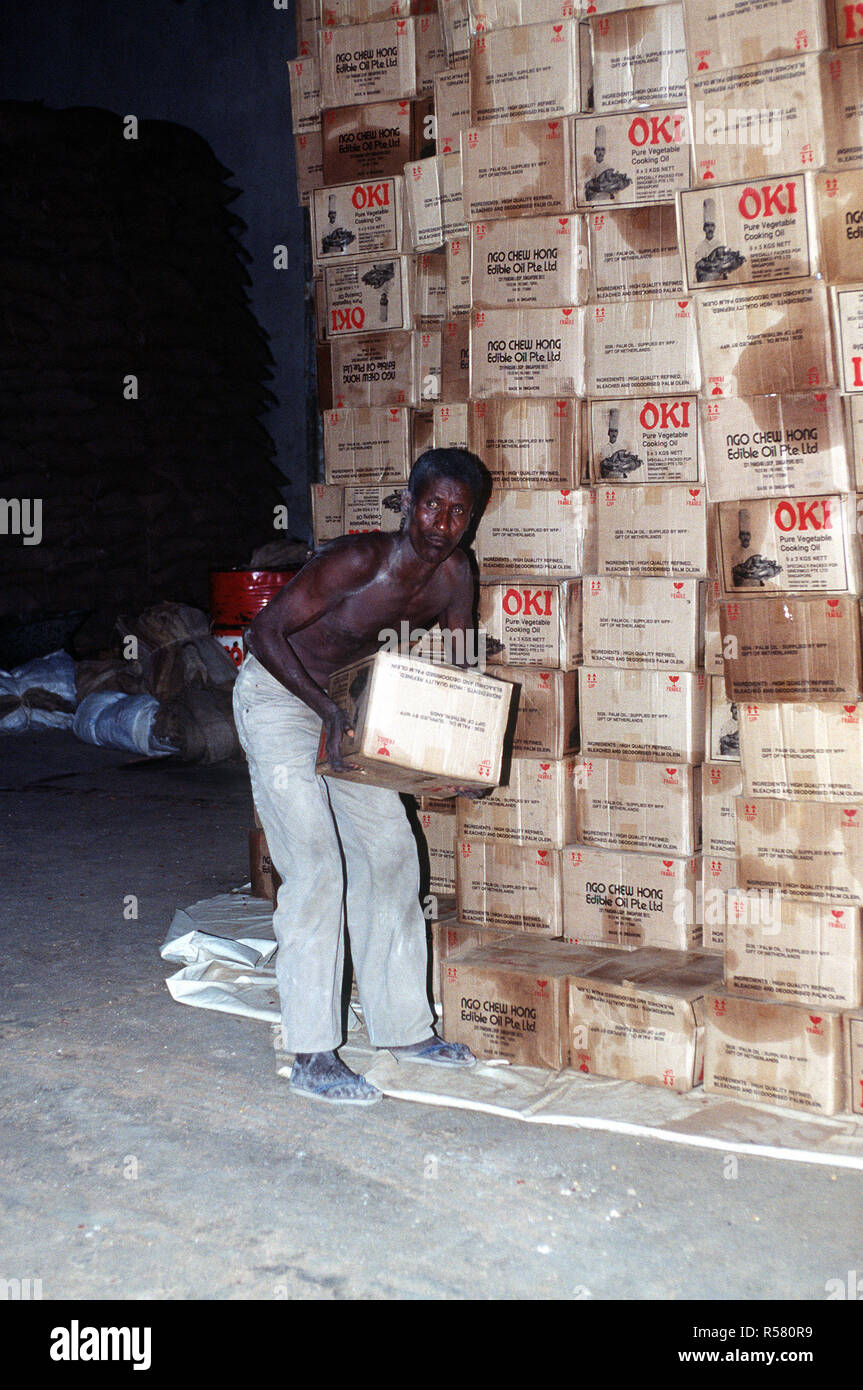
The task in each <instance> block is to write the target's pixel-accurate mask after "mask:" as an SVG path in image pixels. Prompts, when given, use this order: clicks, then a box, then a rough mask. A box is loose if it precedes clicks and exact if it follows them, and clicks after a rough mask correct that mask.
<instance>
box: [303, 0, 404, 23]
mask: <svg viewBox="0 0 863 1390" xmlns="http://www.w3.org/2000/svg"><path fill="white" fill-rule="evenodd" d="M411 13H412V10H411V3H410V0H319V3H318V23H319V24H320V25H322V26H323V27H325V28H327V29H332V28H334V27H335V26H336V25H337V24H371V23H374V22H375V21H378V20H382V19H396V18H397V19H407V17H408V16H409V15H410V14H411Z"/></svg>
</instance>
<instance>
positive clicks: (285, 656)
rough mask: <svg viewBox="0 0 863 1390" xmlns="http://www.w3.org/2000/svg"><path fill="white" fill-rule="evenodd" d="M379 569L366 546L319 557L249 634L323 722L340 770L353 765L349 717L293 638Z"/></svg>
mask: <svg viewBox="0 0 863 1390" xmlns="http://www.w3.org/2000/svg"><path fill="white" fill-rule="evenodd" d="M375 567H376V566H375V561H374V557H373V556H372V555H371V554H370V553H369V552H368V551H366V549H365V548H362V547H351V548H350V549H348V548H345V549H335V550H333V551H328V552H325V553H324V554H322V555H318V556H315V557H314V558H313V559H311V560H309V562H308V563H307V564H306V565H305V566H304V567H303V569H302V570H301V571H300V573H299V574H298V575H296V576H295V578H294V579H292V580H290V582H289V583H288V584H286V585H285V586H284V588H282V589H280V590H279V592H278V593H277V594H276V596H275V598H273V599H272V600H271V601H270V603H269V604H268V605H267V607H266V608H265V609H263V610H262V612H260V613H259V614H258V616H257V617H256V618H255V620H254V622H253V623H252V624H251V625H250V627H249V628H248V629H247V632H246V646H247V647H248V649H249V651H250V652H251V653H252V655H253V656H254V657H256V658H257V660H258V661H260V663H261V665H262V666H263V667H264V668H265V669H266V670H267V671H269V673H270V675H271V676H275V678H276V680H278V681H281V683H282V685H284V686H285V688H286V689H287V690H290V692H291V694H293V695H296V696H297V697H298V698H299V699H300V700H302V701H303V703H304V704H306V705H308V706H309V708H310V709H311V710H314V712H315V714H317V715H319V716H320V718H321V719H322V720H323V723H324V728H325V730H326V748H327V757H328V759H329V761H330V763H331V764H332V766H333V767H334V768H335V769H337V770H339V771H343V770H345V769H346V768H347V766H348V765H347V764H346V763H344V762H343V760H342V754H341V749H342V738H343V736H344V734H345V733H348V732H352V730H350V729H349V725H348V718H347V715H346V714H345V713H344V711H343V710H340V709H339V707H338V705H336V704H335V703H334V702H333V701H332V700H331V699H330V697H329V695H328V694H327V692H326V690H324V689H323V687H322V686H321V685H319V684H318V682H317V681H316V680H315V679H314V678H313V677H312V676H311V675H310V674H309V672H308V671H307V669H306V667H305V666H304V665H303V663H302V661H301V660H300V658H299V657H298V656H297V653H296V651H295V650H294V647H293V646H292V644H291V640H290V639H291V637H292V636H293V634H294V633H297V632H301V631H303V629H304V628H307V627H310V626H311V624H312V623H314V622H317V621H318V620H319V619H320V618H323V617H324V616H325V615H326V614H327V613H328V612H330V611H331V610H332V609H333V608H335V607H336V606H337V605H338V603H339V602H340V601H341V600H342V599H343V598H344V597H345V595H346V594H348V593H350V592H351V591H353V590H355V589H356V588H358V587H359V586H360V585H361V584H362V583H364V582H366V581H367V580H368V578H369V577H370V576H371V574H372V573H374V570H375Z"/></svg>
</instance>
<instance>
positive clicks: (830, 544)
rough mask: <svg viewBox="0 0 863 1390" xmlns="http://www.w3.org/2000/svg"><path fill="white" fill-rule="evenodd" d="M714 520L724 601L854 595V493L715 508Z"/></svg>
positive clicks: (856, 561) (856, 579)
mask: <svg viewBox="0 0 863 1390" xmlns="http://www.w3.org/2000/svg"><path fill="white" fill-rule="evenodd" d="M714 515H715V518H716V548H717V560H718V566H719V577H720V584H721V587H722V592H723V595H724V596H725V597H729V598H730V597H732V596H735V597H739V598H745V597H748V596H750V595H752V594H758V595H762V596H763V594H764V593H765V592H768V593H769V592H771V591H773V592H779V593H789V592H791V593H797V594H806V593H834V594H835V593H858V592H859V590H860V559H859V544H860V543H859V539H858V537H857V507H856V498H855V497H854V494H853V493H841V494H838V495H837V494H835V493H834V494H832V495H828V496H821V497H811V496H810V497H780V498H779V499H777V498H775V497H768V498H761V499H759V500H753V501H747V502H720V503H719V504H718V505H717V507H716V508H715V513H714Z"/></svg>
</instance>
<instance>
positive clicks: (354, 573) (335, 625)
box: [288, 533, 468, 689]
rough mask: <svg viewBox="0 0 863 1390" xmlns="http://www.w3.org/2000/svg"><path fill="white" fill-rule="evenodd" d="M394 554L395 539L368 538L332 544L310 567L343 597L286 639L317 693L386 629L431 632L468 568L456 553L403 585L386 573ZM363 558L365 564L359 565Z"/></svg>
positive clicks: (376, 535)
mask: <svg viewBox="0 0 863 1390" xmlns="http://www.w3.org/2000/svg"><path fill="white" fill-rule="evenodd" d="M394 549H395V537H394V536H391V535H385V534H380V533H370V534H369V535H364V536H351V537H344V538H342V539H340V540H338V541H333V542H332V543H331V544H330V545H329V546H327V547H326V548H325V549H324V550H323V551H321V552H319V554H318V555H317V556H315V557H314V559H313V560H311V561H310V562H309V565H310V566H315V565H319V566H322V567H325V571H326V579H327V585H328V588H329V589H330V592H332V591H333V586H335V585H338V584H339V582H340V581H341V583H342V585H343V587H344V593H343V597H341V598H340V599H339V600H338V602H337V603H336V604H335V605H334V606H332V607H330V608H329V609H328V610H327V611H326V612H324V613H322V614H321V615H320V616H319V617H315V618H312V620H311V621H310V622H308V623H307V624H305V625H304V626H302V627H301V628H299V629H295V630H294V631H292V632H291V633H290V635H289V638H288V640H289V641H290V644H291V646H292V647H293V649H294V651H295V653H296V655H297V656H298V658H299V659H300V661H301V662H302V664H303V666H304V667H305V669H306V670H307V672H308V673H309V675H310V676H311V677H312V679H313V680H315V681H317V683H318V684H319V685H320V686H321V687H322V688H324V689H326V686H327V682H328V680H329V677H330V676H331V675H332V673H333V672H334V671H337V670H338V669H339V668H340V667H342V666H346V665H348V664H349V663H350V662H352V661H359V660H360V659H361V658H362V657H365V656H369V655H371V653H372V652H374V651H376V650H377V649H378V647H379V645H380V642H381V640H382V639H381V634H382V632H384V631H385V630H386V629H394V630H395V631H399V628H400V624H401V623H403V622H406V623H407V624H408V625H409V627H410V628H411V629H414V628H428V627H431V626H432V625H433V624H434V622H435V621H436V620H437V619H438V618H439V617H440V616H441V614H442V613H443V612H444V611H445V609H446V607H447V604H448V602H449V600H450V598H451V596H452V594H453V592H454V590H455V587H456V584H457V582H458V580H459V579H460V578H461V577H462V575H463V573H464V569H465V568H466V567H468V562H467V558H466V556H465V555H464V554H463V553H462V552H461V551H459V552H456V553H454V554H452V555H450V556H448V557H447V558H446V559H445V560H444V561H443V563H442V564H441V565H440V566H439V567H438V568H437V569H435V570H434V571H433V572H432V573H431V574H430V575H429V576H426V577H424V578H423V580H422V582H417V581H416V580H414V581H413V582H412V583H406V582H405V581H404V580H403V579H401V578H400V577H399V576H398V575H396V574H394V573H393V572H392V571H391V569H390V560H391V558H392V556H393V553H394ZM365 559H367V560H368V565H365V564H363V563H362V561H363V560H365ZM358 561H359V563H358ZM367 569H368V570H369V572H368V573H365V572H364V571H366V570H367Z"/></svg>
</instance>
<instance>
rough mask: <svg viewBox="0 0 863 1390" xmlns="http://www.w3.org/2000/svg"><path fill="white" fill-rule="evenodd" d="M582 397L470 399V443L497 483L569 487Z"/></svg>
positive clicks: (575, 472)
mask: <svg viewBox="0 0 863 1390" xmlns="http://www.w3.org/2000/svg"><path fill="white" fill-rule="evenodd" d="M579 412H580V403H579V401H577V400H574V399H572V398H566V397H564V398H563V399H561V400H530V399H525V398H518V397H516V398H512V397H510V398H509V399H507V398H498V399H496V400H495V399H492V400H484V401H476V400H473V401H470V402H469V404H468V417H467V418H468V439H469V448H470V449H472V450H473V452H474V453H475V454H478V455H479V457H480V458H481V459H482V461H483V463H484V464H485V466H486V468H487V469H488V471H489V473H490V474H491V477H492V481H493V483H494V486H495V488H516V489H518V488H536V487H540V488H546V487H553V488H573V487H577V486H578V479H579V475H580V472H581V469H580V464H579V457H578V444H579V430H578V419H579Z"/></svg>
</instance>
